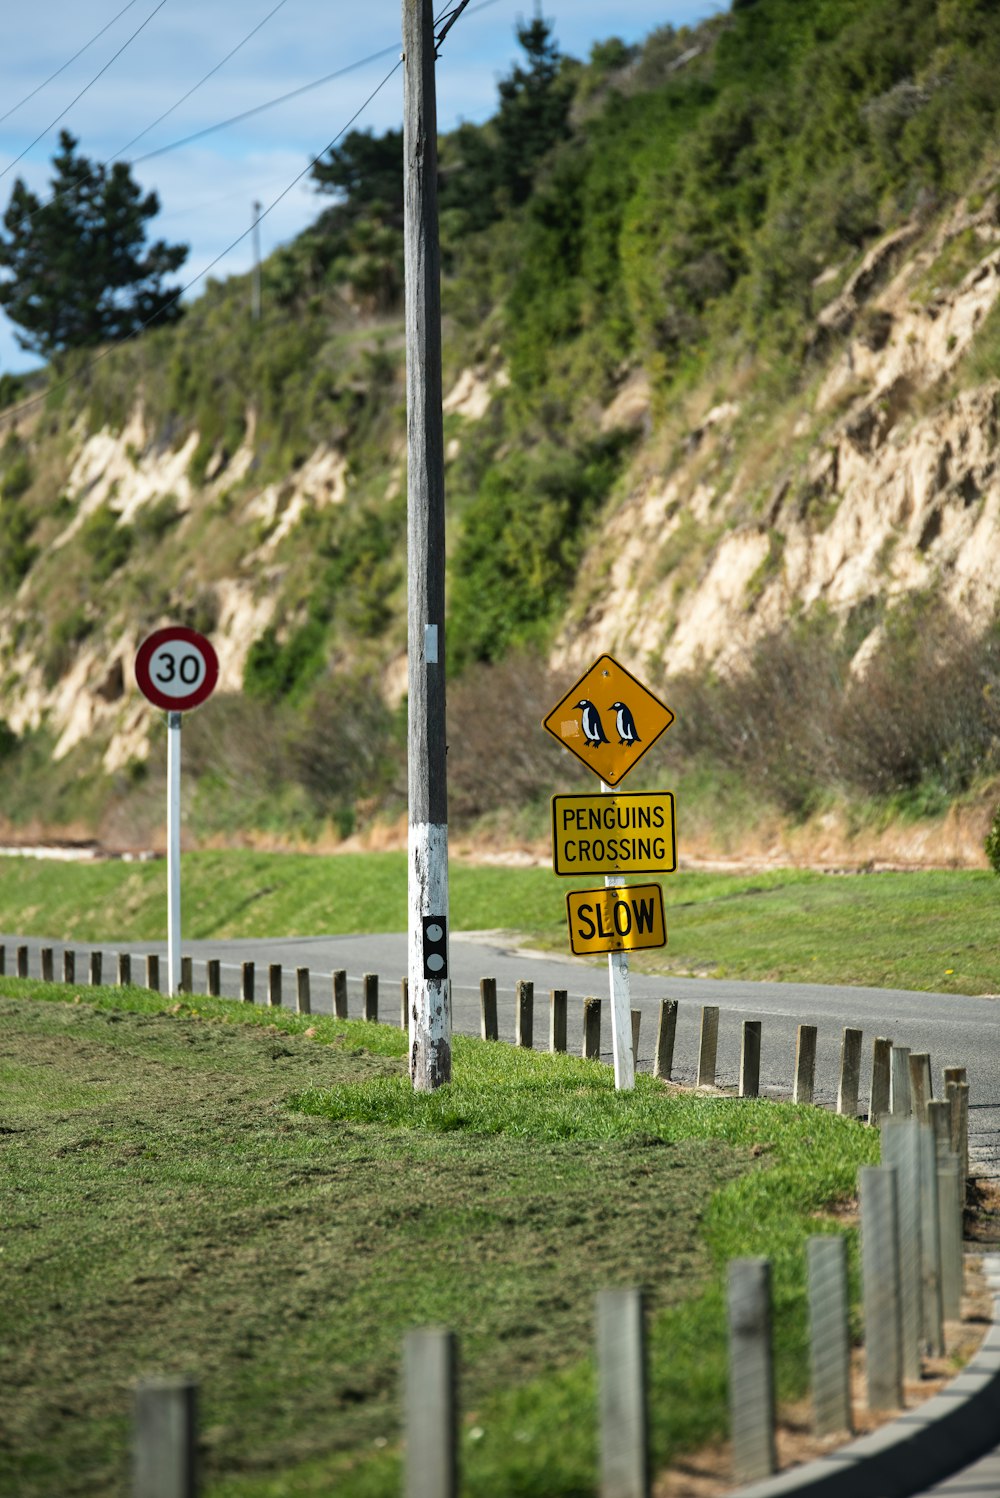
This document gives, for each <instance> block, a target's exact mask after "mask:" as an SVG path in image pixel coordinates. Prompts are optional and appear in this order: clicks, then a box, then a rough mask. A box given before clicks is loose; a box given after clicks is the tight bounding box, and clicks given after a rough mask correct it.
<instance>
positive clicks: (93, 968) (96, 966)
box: [90, 952, 104, 988]
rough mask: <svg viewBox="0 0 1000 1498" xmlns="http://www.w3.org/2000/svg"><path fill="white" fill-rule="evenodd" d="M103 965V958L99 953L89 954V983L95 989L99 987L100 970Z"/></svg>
mask: <svg viewBox="0 0 1000 1498" xmlns="http://www.w3.org/2000/svg"><path fill="white" fill-rule="evenodd" d="M103 963H104V958H103V955H102V953H100V952H91V954H90V981H91V984H92V985H93V986H94V987H95V988H97V987H99V985H100V982H101V970H102V967H103Z"/></svg>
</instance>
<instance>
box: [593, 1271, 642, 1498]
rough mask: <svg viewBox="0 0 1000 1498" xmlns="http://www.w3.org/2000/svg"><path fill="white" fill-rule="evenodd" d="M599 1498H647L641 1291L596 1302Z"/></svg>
mask: <svg viewBox="0 0 1000 1498" xmlns="http://www.w3.org/2000/svg"><path fill="white" fill-rule="evenodd" d="M597 1378H598V1404H599V1410H600V1446H601V1484H600V1493H601V1498H649V1422H648V1417H647V1407H646V1397H647V1396H646V1383H647V1379H646V1337H645V1315H644V1308H643V1298H642V1291H641V1290H601V1291H600V1292H599V1293H598V1296H597Z"/></svg>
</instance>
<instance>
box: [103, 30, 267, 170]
mask: <svg viewBox="0 0 1000 1498" xmlns="http://www.w3.org/2000/svg"><path fill="white" fill-rule="evenodd" d="M287 3H288V0H278V3H277V5H276V6H275V7H274V9H273V10H269V11H268V13H267V15H266V16H265V17H264V19H263V20H262V21H258V22H257V24H256V26H255V27H254V28H253V30H252V31H248V32H247V34H246V36H245V37H244V38H243V40H242V41H241V42H237V43H236V46H235V47H233V48H232V50H231V51H229V52H227V53H226V55H225V57H223V58H222V60H221V62H217V63H216V64H215V67H214V68H209V70H208V72H207V73H206V74H205V76H204V77H203V78H199V79H198V82H197V83H196V84H194V86H193V87H192V88H189V89H188V91H187V93H186V94H182V95H181V97H180V98H179V99H178V100H177V101H176V103H174V104H171V106H170V108H169V109H165V110H164V111H163V113H162V114H161V115H159V116H158V118H157V119H155V120H154V121H153V123H152V124H151V125H147V126H146V128H145V130H140V131H139V134H138V135H133V137H132V139H131V140H128V141H126V142H125V144H124V145H123V146H119V148H118V150H117V151H115V152H114V153H113V154H112V155H111V156H110V157H109V158H108V160H107V161H106V162H105V163H104V165H105V166H108V165H109V164H110V162H112V161H114V160H115V158H116V157H118V156H124V155H125V152H126V151H129V150H131V148H132V147H133V146H134V145H135V143H136V142H137V141H140V140H142V138H143V136H144V135H148V134H149V132H150V131H151V130H155V129H156V127H157V125H162V124H163V121H164V120H165V119H166V118H167V117H168V115H172V114H173V112H174V110H175V109H180V107H181V105H182V104H186V103H187V101H188V99H190V97H191V95H192V94H196V93H197V92H198V90H199V89H200V88H201V86H202V84H204V83H207V82H208V80H209V79H210V78H214V77H215V75H216V73H217V72H218V71H219V70H220V68H224V67H225V65H226V63H227V62H228V61H229V60H230V58H232V57H235V56H236V54H237V52H239V50H240V48H241V47H245V46H246V44H247V42H248V41H250V40H251V38H252V37H255V36H256V35H257V33H258V31H260V29H261V27H263V26H266V25H267V23H268V21H270V20H271V18H272V16H276V15H277V14H278V11H279V10H280V9H281V7H282V6H283V5H286V4H287Z"/></svg>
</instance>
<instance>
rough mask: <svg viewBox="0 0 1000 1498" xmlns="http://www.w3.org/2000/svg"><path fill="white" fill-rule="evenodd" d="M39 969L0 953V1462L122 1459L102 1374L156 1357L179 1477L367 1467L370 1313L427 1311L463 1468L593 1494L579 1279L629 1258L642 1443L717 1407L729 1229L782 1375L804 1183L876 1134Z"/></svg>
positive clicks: (13, 1482) (785, 1387)
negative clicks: (771, 1274)
mask: <svg viewBox="0 0 1000 1498" xmlns="http://www.w3.org/2000/svg"><path fill="white" fill-rule="evenodd" d="M65 995H66V990H65V988H61V987H59V988H56V987H46V986H44V985H41V984H18V983H17V982H15V981H14V980H11V979H4V980H0V1022H2V1028H3V1037H4V1043H3V1049H2V1053H0V1097H2V1104H0V1123H2V1128H0V1142H2V1148H3V1151H4V1155H5V1163H6V1171H5V1174H4V1186H3V1191H2V1195H3V1206H2V1210H3V1213H4V1222H5V1241H4V1252H5V1268H6V1273H5V1274H4V1276H3V1277H2V1282H0V1319H2V1324H3V1326H4V1344H5V1346H4V1361H5V1369H6V1373H5V1378H4V1381H3V1386H2V1388H0V1431H2V1435H0V1488H2V1489H3V1490H4V1491H7V1492H17V1493H19V1494H21V1495H23V1498H43V1495H44V1498H50V1495H52V1494H54V1493H59V1494H60V1495H73V1494H80V1495H83V1494H86V1495H87V1498H99V1495H103V1494H112V1493H117V1492H120V1491H122V1490H123V1489H124V1486H125V1482H126V1471H127V1437H128V1429H127V1427H128V1409H129V1392H128V1389H129V1384H130V1381H131V1380H132V1379H133V1378H134V1377H135V1376H136V1375H137V1374H139V1373H141V1372H143V1371H151V1370H159V1371H162V1372H187V1373H190V1374H193V1375H195V1376H197V1377H198V1378H199V1380H200V1381H201V1385H202V1390H203V1405H202V1427H203V1430H204V1442H205V1468H206V1485H205V1490H206V1493H207V1495H208V1498H236V1495H240V1498H249V1495H252V1498H279V1495H281V1498H283V1495H291V1494H294V1495H302V1498H307V1495H316V1498H318V1495H319V1494H321V1493H327V1492H329V1491H332V1490H333V1489H334V1488H335V1489H336V1491H337V1492H338V1493H344V1494H350V1495H359V1498H360V1495H376V1494H390V1493H395V1492H397V1491H398V1484H399V1460H400V1459H399V1450H398V1431H399V1408H398V1392H397V1377H398V1365H399V1354H400V1342H401V1337H402V1335H403V1333H404V1331H405V1329H406V1328H407V1327H409V1326H413V1325H421V1324H427V1323H430V1322H437V1323H439V1324H444V1325H448V1326H451V1327H453V1328H455V1330H456V1331H457V1332H458V1333H459V1336H460V1345H461V1360H462V1365H461V1391H462V1392H461V1401H462V1411H463V1416H464V1417H465V1418H464V1419H463V1424H462V1434H461V1448H462V1466H463V1471H464V1491H465V1492H467V1493H468V1494H477V1495H478V1494H482V1495H484V1498H485V1495H495V1494H497V1493H501V1492H517V1493H519V1494H522V1495H526V1498H530V1495H538V1498H542V1495H543V1494H544V1495H545V1498H559V1495H561V1494H565V1495H569V1494H574V1495H579V1494H586V1493H591V1492H593V1491H594V1490H595V1472H596V1452H595V1443H594V1432H593V1406H594V1386H593V1370H592V1365H591V1360H590V1343H591V1336H592V1301H593V1293H594V1291H595V1290H597V1289H598V1288H600V1287H603V1286H611V1285H616V1284H618V1285H621V1284H634V1283H641V1284H644V1285H645V1286H646V1287H647V1289H648V1291H649V1294H650V1299H651V1305H652V1314H653V1328H652V1343H651V1368H652V1391H653V1399H652V1407H653V1447H654V1452H655V1457H656V1462H657V1464H658V1465H659V1466H662V1465H664V1464H665V1463H668V1462H669V1461H670V1460H671V1459H672V1457H674V1456H676V1455H677V1454H678V1453H679V1452H680V1451H682V1450H684V1449H685V1448H690V1447H693V1446H697V1445H699V1444H701V1443H703V1442H704V1441H705V1440H708V1439H712V1438H714V1437H716V1436H718V1435H720V1434H721V1433H722V1432H723V1431H724V1429H725V1424H726V1410H725V1343H724V1326H723V1295H722V1274H723V1270H724V1265H725V1262H726V1260H727V1259H729V1258H731V1257H733V1256H735V1255H738V1254H761V1253H766V1254H767V1255H768V1256H770V1257H771V1259H772V1261H773V1263H774V1267H775V1289H776V1297H777V1305H778V1314H777V1318H776V1325H777V1328H778V1347H777V1364H778V1384H779V1390H780V1393H781V1396H782V1397H785V1398H787V1397H791V1396H793V1395H795V1394H797V1393H799V1392H801V1390H802V1388H803V1385H804V1380H805V1377H806V1370H805V1361H806V1353H805V1306H804V1283H803V1279H804V1274H803V1258H804V1251H803V1243H804V1239H805V1237H806V1236H807V1235H808V1234H809V1233H811V1232H815V1231H817V1230H830V1231H834V1230H840V1226H838V1225H837V1224H835V1223H834V1222H833V1221H832V1220H830V1219H829V1218H826V1217H824V1216H822V1215H818V1214H822V1213H823V1209H824V1208H825V1207H827V1206H828V1205H829V1204H831V1203H833V1202H836V1201H838V1200H842V1199H844V1198H847V1197H849V1196H850V1195H851V1194H852V1192H853V1189H854V1183H855V1179H856V1171H857V1167H858V1165H859V1164H860V1163H864V1162H866V1161H868V1160H870V1159H871V1157H872V1155H873V1153H874V1152H875V1150H876V1149H877V1141H876V1140H875V1138H874V1137H873V1135H872V1134H871V1133H870V1132H869V1131H867V1130H865V1129H863V1128H861V1127H859V1126H858V1125H856V1124H851V1123H848V1122H847V1121H846V1120H843V1119H839V1118H836V1117H833V1116H831V1115H828V1114H826V1113H824V1112H821V1111H820V1110H817V1109H809V1108H792V1107H790V1106H783V1105H781V1106H776V1105H774V1104H768V1103H764V1102H751V1101H742V1102H741V1101H739V1100H736V1099H726V1100H713V1101H709V1100H705V1099H703V1098H697V1097H695V1096H693V1095H683V1094H678V1093H676V1092H673V1091H672V1090H670V1089H668V1088H667V1087H665V1086H663V1085H662V1084H658V1083H655V1082H654V1081H653V1080H652V1079H651V1078H648V1077H640V1078H639V1082H638V1086H637V1088H636V1091H635V1093H634V1094H633V1095H631V1096H625V1097H620V1096H616V1095H615V1093H614V1091H613V1085H612V1080H611V1075H610V1072H609V1069H608V1068H605V1067H601V1066H599V1065H597V1064H595V1063H589V1062H583V1061H580V1060H577V1059H575V1058H568V1057H551V1056H541V1055H532V1054H529V1053H524V1052H519V1051H517V1050H515V1049H514V1048H513V1047H507V1046H488V1045H484V1044H482V1043H481V1042H478V1041H472V1040H463V1039H462V1038H461V1037H458V1038H457V1040H456V1047H455V1076H456V1080H455V1082H454V1083H453V1084H452V1085H451V1086H450V1087H448V1088H446V1089H442V1091H441V1092H439V1093H438V1094H435V1095H434V1096H433V1097H419V1098H418V1097H415V1096H414V1095H413V1094H412V1093H411V1092H410V1090H409V1087H408V1084H407V1083H406V1081H405V1080H404V1060H403V1057H402V1055H401V1051H402V1049H403V1046H404V1040H403V1038H402V1037H401V1036H400V1035H399V1034H398V1032H395V1031H393V1030H390V1029H388V1028H385V1027H380V1026H376V1025H364V1024H361V1023H358V1022H353V1023H347V1022H336V1021H334V1020H332V1019H325V1018H319V1017H316V1018H313V1019H312V1020H311V1021H310V1020H309V1019H307V1018H305V1017H303V1018H299V1017H298V1016H295V1015H292V1014H289V1013H285V1012H281V1011H279V1012H277V1013H269V1012H266V1011H264V1010H258V1011H248V1010H246V1009H244V1008H243V1007H242V1006H240V1005H238V1004H232V1003H227V1002H226V1001H224V1000H217V1001H211V1000H207V999H206V1000H202V999H199V1000H197V1001H195V1002H193V1003H192V1004H191V1005H185V1006H183V1007H182V1006H178V1005H175V1004H172V1003H171V1001H169V1000H166V999H161V998H159V997H158V996H153V995H149V994H147V993H145V992H143V991H141V990H135V989H131V990H111V989H107V990H98V991H94V990H91V989H88V990H86V998H87V1002H86V1003H83V1002H79V1001H78V1002H75V1003H66V1002H65ZM852 1244H853V1235H852ZM26 1287H27V1290H28V1292H29V1293H25V1290H26ZM568 1430H572V1431H574V1433H575V1435H574V1440H573V1441H572V1442H568V1441H567V1440H566V1439H565V1436H566V1432H567V1431H568Z"/></svg>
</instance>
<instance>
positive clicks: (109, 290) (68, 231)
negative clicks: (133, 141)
mask: <svg viewBox="0 0 1000 1498" xmlns="http://www.w3.org/2000/svg"><path fill="white" fill-rule="evenodd" d="M59 144H60V151H59V154H58V155H56V156H55V157H53V162H52V164H53V167H54V168H55V175H54V176H53V178H52V181H51V187H52V197H51V199H50V200H49V201H47V202H44V203H43V202H40V201H39V199H38V198H37V197H36V196H35V194H34V193H33V192H30V191H29V190H28V188H27V187H26V186H25V185H24V183H23V181H21V179H20V178H18V180H17V182H16V183H15V184H14V189H13V192H12V194H11V199H10V203H9V204H8V207H7V211H6V213H5V214H4V228H5V229H6V231H7V232H6V234H5V235H0V271H6V272H7V275H6V277H5V279H3V280H2V281H0V306H2V307H3V308H4V309H5V311H6V313H7V316H8V317H9V318H10V319H11V321H12V322H13V323H14V324H15V325H16V326H17V327H18V328H19V329H20V330H21V331H20V332H19V333H18V334H17V341H18V343H19V344H20V345H21V347H22V348H24V349H30V350H31V351H32V352H33V353H38V354H41V355H43V356H44V357H46V358H48V357H50V356H52V355H53V354H58V353H60V352H62V351H63V350H67V349H76V348H93V347H94V346H95V345H97V344H101V343H106V342H109V341H111V340H113V339H116V338H121V337H124V336H125V335H126V334H129V333H133V332H135V331H136V330H137V329H138V328H140V327H142V326H144V325H145V324H146V323H147V322H149V321H150V320H152V319H159V320H161V321H173V320H174V319H176V318H177V317H179V316H180V307H179V305H178V303H177V302H176V301H175V300H174V298H175V297H176V295H177V288H176V287H165V286H164V285H163V280H164V278H165V277H166V276H169V275H171V274H172V273H173V272H174V271H176V270H177V269H178V268H179V267H180V266H181V265H182V264H183V263H184V261H185V260H186V259H187V253H188V252H187V246H186V245H168V244H167V243H166V242H165V241H164V240H157V241H156V242H155V243H154V244H152V245H149V246H148V247H147V245H146V224H147V223H148V221H149V220H150V219H152V218H154V217H155V216H156V214H157V213H159V211H160V204H159V199H158V198H157V196H156V193H155V192H150V193H147V194H145V196H144V195H143V193H142V189H141V188H140V187H139V185H138V184H137V183H136V182H135V181H134V180H133V178H132V174H131V171H130V169H129V167H128V166H127V165H126V164H125V163H123V162H117V163H115V165H114V166H112V167H111V168H110V169H108V168H106V167H104V166H102V165H99V164H98V165H95V164H93V163H92V162H90V161H88V160H87V158H86V157H85V156H79V155H77V154H76V146H77V141H76V139H75V138H74V137H73V136H72V135H70V134H69V132H68V131H65V130H64V131H62V132H61V133H60V136H59Z"/></svg>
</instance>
